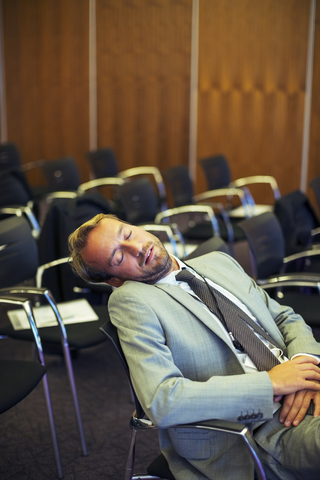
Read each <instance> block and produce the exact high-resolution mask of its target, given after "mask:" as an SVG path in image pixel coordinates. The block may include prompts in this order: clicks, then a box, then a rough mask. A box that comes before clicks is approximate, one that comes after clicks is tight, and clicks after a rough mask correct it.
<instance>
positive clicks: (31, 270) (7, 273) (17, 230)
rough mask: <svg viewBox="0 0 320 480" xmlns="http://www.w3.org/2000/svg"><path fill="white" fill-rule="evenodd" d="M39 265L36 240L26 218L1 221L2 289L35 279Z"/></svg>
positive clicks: (0, 263)
mask: <svg viewBox="0 0 320 480" xmlns="http://www.w3.org/2000/svg"><path fill="white" fill-rule="evenodd" d="M38 264H39V258H38V248H37V244H36V240H35V239H34V237H33V236H32V232H31V229H30V225H29V223H28V222H27V220H26V219H25V218H24V217H17V216H15V215H13V216H12V217H8V218H6V219H4V220H1V221H0V288H6V287H12V286H14V285H17V284H18V283H21V282H24V281H25V280H30V279H33V278H34V277H35V275H36V273H37V268H38Z"/></svg>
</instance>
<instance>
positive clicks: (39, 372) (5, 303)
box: [0, 292, 62, 478]
mask: <svg viewBox="0 0 320 480" xmlns="http://www.w3.org/2000/svg"><path fill="white" fill-rule="evenodd" d="M0 307H6V308H13V309H16V308H22V309H23V310H24V312H25V314H26V317H27V319H28V322H29V325H30V331H31V335H32V340H33V342H34V345H35V347H36V352H37V355H36V357H37V358H36V359H35V360H34V361H31V360H30V361H29V360H17V359H16V360H13V359H3V358H2V359H0V385H1V395H0V414H1V413H4V412H6V411H7V410H9V409H10V408H12V407H14V406H15V405H16V404H17V403H19V402H20V401H22V400H23V399H24V398H25V397H26V396H27V395H29V393H31V392H32V391H33V390H34V388H35V387H36V386H37V385H38V384H39V383H40V382H41V381H42V384H43V389H44V396H45V402H46V408H47V413H48V420H49V425H50V431H51V438H52V443H53V450H54V456H55V461H56V467H57V473H58V478H62V468H61V461H60V454H59V448H58V442H57V434H56V429H55V423H54V418H53V411H52V405H51V398H50V392H49V386H48V380H47V375H46V366H45V361H44V355H43V351H42V345H41V340H40V337H39V333H38V330H37V327H36V324H35V319H34V314H33V310H32V305H31V302H30V300H28V299H26V298H23V297H19V296H17V295H14V294H12V295H6V294H4V293H3V292H0ZM4 316H6V313H5V312H3V311H2V308H1V316H0V321H1V322H2V320H3V318H4Z"/></svg>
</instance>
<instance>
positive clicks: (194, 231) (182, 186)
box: [163, 165, 253, 257]
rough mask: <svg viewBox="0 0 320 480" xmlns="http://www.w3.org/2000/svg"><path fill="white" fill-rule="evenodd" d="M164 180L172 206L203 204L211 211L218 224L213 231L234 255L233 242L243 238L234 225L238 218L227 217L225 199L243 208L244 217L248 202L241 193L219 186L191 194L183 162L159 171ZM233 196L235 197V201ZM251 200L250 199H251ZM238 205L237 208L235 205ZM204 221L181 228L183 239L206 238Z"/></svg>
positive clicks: (243, 193) (191, 190)
mask: <svg viewBox="0 0 320 480" xmlns="http://www.w3.org/2000/svg"><path fill="white" fill-rule="evenodd" d="M163 176H164V178H165V180H166V186H167V191H168V192H171V198H172V201H173V204H174V206H175V207H181V206H182V205H184V206H192V205H197V206H199V205H201V206H204V205H207V206H210V207H211V208H212V210H213V211H214V213H215V217H216V221H217V224H218V231H217V234H218V235H219V236H220V237H221V238H223V239H224V240H225V241H226V242H228V244H229V247H230V251H231V253H232V255H233V256H234V257H235V256H236V250H238V249H236V248H235V243H237V242H241V241H243V240H244V239H245V237H244V235H243V232H242V230H241V229H239V228H238V226H237V222H238V219H236V220H235V219H233V218H231V217H230V216H229V212H228V209H229V199H230V198H231V197H232V198H233V200H234V201H236V204H237V205H240V206H241V208H243V211H244V212H245V215H246V216H248V217H249V216H250V215H251V205H250V204H249V203H248V199H247V197H246V195H245V192H244V191H243V190H242V189H237V188H232V189H231V188H220V189H217V190H208V191H206V192H202V193H201V194H198V195H194V189H193V183H192V179H191V177H190V173H189V170H188V168H187V167H186V166H185V165H177V166H174V167H171V168H168V169H167V170H165V171H164V172H163ZM235 199H236V200H235ZM252 201H253V200H252ZM239 208H240V207H239ZM208 235H209V233H208V223H207V222H206V224H200V225H199V223H198V224H197V226H196V227H195V226H193V225H191V226H190V227H189V228H188V229H187V230H186V231H185V237H186V238H190V239H193V238H196V239H197V238H198V239H201V240H202V241H203V240H205V239H207V238H208Z"/></svg>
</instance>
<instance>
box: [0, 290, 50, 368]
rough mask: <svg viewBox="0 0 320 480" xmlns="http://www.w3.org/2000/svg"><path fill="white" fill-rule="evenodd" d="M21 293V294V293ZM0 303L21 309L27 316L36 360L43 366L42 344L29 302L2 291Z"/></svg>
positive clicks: (0, 292)
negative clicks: (34, 346) (35, 351)
mask: <svg viewBox="0 0 320 480" xmlns="http://www.w3.org/2000/svg"><path fill="white" fill-rule="evenodd" d="M22 293H23V292H22ZM0 303H1V304H6V305H12V306H15V307H22V308H23V309H24V311H25V313H26V315H27V318H28V322H29V324H30V328H31V332H32V334H33V337H34V341H35V344H36V348H37V353H38V358H39V361H40V362H41V364H42V365H45V361H44V355H43V350H42V344H41V339H40V335H39V332H38V329H37V326H36V321H35V318H34V313H33V309H32V305H31V302H30V300H28V299H27V298H24V297H18V296H16V295H14V293H10V294H6V292H4V291H2V290H1V291H0Z"/></svg>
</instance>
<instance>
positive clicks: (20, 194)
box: [0, 168, 40, 238]
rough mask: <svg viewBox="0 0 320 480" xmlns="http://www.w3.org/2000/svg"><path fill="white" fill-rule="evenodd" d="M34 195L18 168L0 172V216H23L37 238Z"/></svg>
mask: <svg viewBox="0 0 320 480" xmlns="http://www.w3.org/2000/svg"><path fill="white" fill-rule="evenodd" d="M33 207H34V197H33V195H32V192H31V189H30V187H29V184H28V182H27V180H26V178H25V176H24V174H23V173H22V172H21V171H20V169H19V168H10V169H7V170H2V171H1V172H0V218H5V217H7V216H8V215H17V216H21V215H23V216H25V217H26V219H27V220H28V222H29V223H30V226H31V228H32V232H33V235H34V236H35V237H36V238H37V237H38V236H39V234H40V225H39V222H38V218H37V212H35V211H34V209H33Z"/></svg>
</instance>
